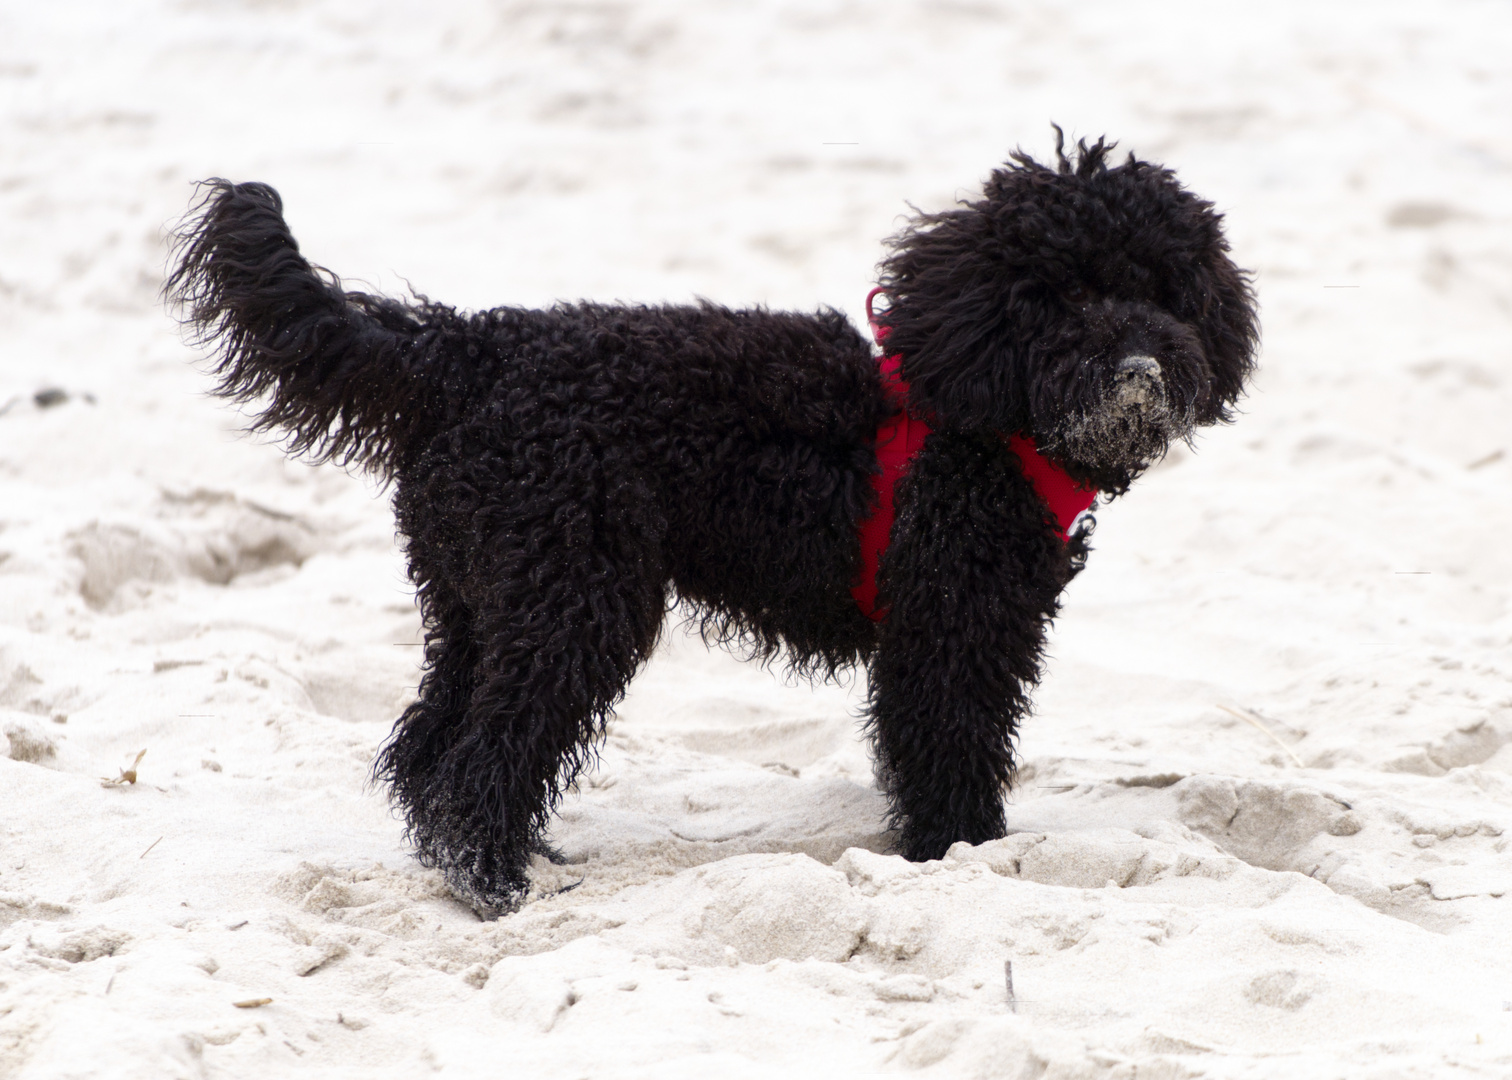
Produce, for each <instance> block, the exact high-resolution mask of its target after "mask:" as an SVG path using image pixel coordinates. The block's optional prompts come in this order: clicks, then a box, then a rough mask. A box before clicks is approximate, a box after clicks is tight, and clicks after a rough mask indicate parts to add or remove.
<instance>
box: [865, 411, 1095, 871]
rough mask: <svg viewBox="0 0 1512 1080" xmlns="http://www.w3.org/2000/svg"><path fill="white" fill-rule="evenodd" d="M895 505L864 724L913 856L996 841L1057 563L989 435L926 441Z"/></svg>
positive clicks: (1065, 570) (904, 847) (1037, 507)
mask: <svg viewBox="0 0 1512 1080" xmlns="http://www.w3.org/2000/svg"><path fill="white" fill-rule="evenodd" d="M898 508H899V512H898V518H897V521H896V522H895V524H894V527H893V531H892V538H891V540H890V542H889V544H888V548H887V551H886V553H885V554H884V556H883V559H882V565H881V584H882V593H881V599H882V602H883V604H885V605H886V606H887V609H888V610H887V615H886V618H885V619H884V620H883V621H882V623H881V624H880V626H879V628H878V629H879V639H878V646H877V649H876V651H875V652H874V654H873V656H872V660H871V664H870V669H869V670H870V682H871V688H870V712H871V716H870V728H871V734H872V738H873V743H874V749H875V753H876V756H877V763H878V776H879V779H880V780H881V782H882V784H883V786H884V787H885V789H886V794H887V797H888V801H889V804H890V810H891V824H892V825H893V827H894V828H896V829H898V830H899V832H900V834H901V843H900V848H901V852H902V854H903V855H904V856H906V857H907V858H909V859H912V860H915V861H919V860H924V859H937V858H939V857H940V856H942V855H944V854H945V851H946V849H948V848H949V847H950V845H951V844H953V843H955V842H956V841H958V840H965V841H967V842H968V843H973V844H977V843H981V842H983V841H985V840H991V839H995V838H996V837H1000V836H1002V835H1003V833H1004V831H1005V828H1006V826H1005V822H1004V817H1003V792H1004V789H1005V787H1006V785H1007V784H1008V783H1009V781H1010V780H1011V778H1012V774H1013V768H1014V761H1013V739H1014V735H1015V733H1016V731H1017V728H1018V723H1019V721H1020V719H1021V718H1023V717H1024V716H1025V715H1026V714H1027V713H1028V711H1029V707H1030V701H1029V692H1030V690H1031V689H1032V688H1033V686H1034V684H1035V683H1036V682H1037V681H1038V679H1039V674H1040V657H1041V653H1042V651H1043V648H1044V641H1045V629H1046V626H1047V624H1048V623H1049V621H1050V619H1051V618H1052V617H1053V616H1054V615H1055V611H1056V607H1057V604H1058V598H1059V595H1060V591H1061V589H1062V588H1063V587H1064V584H1065V582H1066V580H1067V579H1068V576H1069V571H1070V566H1069V559H1068V556H1067V554H1066V551H1065V545H1064V543H1063V542H1062V541H1061V540H1060V538H1059V537H1058V536H1057V535H1056V534H1055V530H1054V528H1053V526H1052V525H1050V524H1049V523H1048V521H1047V519H1046V510H1045V508H1044V505H1043V504H1042V503H1041V502H1040V500H1039V497H1038V496H1037V495H1036V494H1035V492H1034V489H1033V487H1032V486H1031V485H1030V484H1029V482H1028V481H1027V480H1026V479H1024V476H1023V473H1022V471H1021V470H1020V468H1019V466H1018V463H1017V460H1016V459H1015V458H1014V457H1013V456H1012V455H1011V454H1010V453H1009V452H1008V451H1007V450H1006V449H1005V448H1004V447H1003V445H1002V443H1001V442H1000V441H999V440H997V439H996V438H994V437H992V436H990V435H989V436H986V437H973V436H964V435H954V434H948V433H938V432H937V433H935V434H933V435H931V436H930V438H929V441H928V442H927V443H926V444H925V447H924V449H923V450H922V451H921V452H920V454H919V456H918V457H917V458H916V459H915V461H914V464H913V466H912V469H911V471H910V473H909V475H908V476H907V477H905V478H904V480H903V481H902V482H901V483H900V485H899V488H898Z"/></svg>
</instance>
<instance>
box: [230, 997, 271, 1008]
mask: <svg viewBox="0 0 1512 1080" xmlns="http://www.w3.org/2000/svg"><path fill="white" fill-rule="evenodd" d="M231 1004H232V1005H233V1006H235V1007H236V1008H238V1009H260V1008H262V1007H263V1006H264V1005H271V1004H273V999H272V998H248V999H247V1000H246V1001H233V1002H232V1003H231Z"/></svg>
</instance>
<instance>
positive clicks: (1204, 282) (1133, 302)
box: [879, 128, 1258, 494]
mask: <svg viewBox="0 0 1512 1080" xmlns="http://www.w3.org/2000/svg"><path fill="white" fill-rule="evenodd" d="M1056 133H1057V135H1058V136H1059V134H1060V129H1059V128H1057V129H1056ZM1111 150H1112V146H1111V145H1107V144H1105V143H1104V142H1103V141H1102V140H1100V139H1099V140H1098V141H1097V143H1096V144H1094V145H1092V146H1090V147H1089V146H1088V145H1087V144H1086V142H1085V141H1083V142H1081V143H1079V144H1078V146H1077V153H1076V156H1075V160H1074V161H1073V160H1068V159H1067V157H1066V155H1065V153H1064V147H1063V143H1062V141H1061V140H1060V139H1057V144H1056V157H1057V159H1058V162H1057V167H1056V168H1050V167H1048V166H1045V165H1041V164H1039V163H1038V162H1035V161H1034V160H1032V159H1031V158H1029V157H1027V156H1026V155H1024V154H1022V153H1015V154H1014V155H1013V156H1012V159H1011V160H1010V161H1009V162H1008V164H1006V165H1005V166H1004V167H1003V168H1001V169H999V170H997V171H995V172H994V173H993V174H992V176H991V177H990V178H989V179H988V181H987V184H986V186H985V191H984V193H983V198H982V199H981V200H980V201H977V202H965V203H962V204H961V206H960V207H959V208H957V209H953V210H947V211H944V212H943V213H938V214H924V215H920V216H919V217H918V218H916V219H915V220H914V221H913V222H911V223H910V224H909V226H908V227H907V228H906V229H905V230H904V231H903V232H902V233H901V234H900V235H899V236H897V237H896V238H894V239H893V240H892V242H891V246H892V253H891V255H890V256H889V257H888V258H887V259H886V261H885V262H884V263H883V265H882V275H881V285H882V288H883V291H884V292H885V293H886V296H887V299H888V302H889V305H890V306H889V307H888V309H887V310H886V311H885V312H884V313H882V314H881V315H880V316H879V321H880V322H881V323H882V324H883V325H884V326H886V327H888V332H889V336H888V339H887V351H888V352H889V353H896V354H897V355H899V356H900V357H901V358H902V372H903V376H904V378H905V379H907V380H908V382H909V399H910V401H911V403H912V407H913V408H914V409H915V410H917V411H918V412H920V413H922V414H924V415H926V416H928V417H930V418H931V420H932V422H933V423H935V424H936V425H937V426H940V427H944V428H954V429H974V428H990V429H994V430H997V431H1000V432H1004V433H1014V432H1022V433H1024V434H1026V435H1030V436H1032V437H1033V438H1034V440H1035V442H1036V443H1037V444H1038V446H1039V448H1040V450H1041V451H1042V452H1043V453H1045V454H1046V456H1048V457H1049V458H1050V459H1051V460H1052V461H1055V462H1056V463H1057V464H1059V465H1061V466H1062V467H1063V468H1064V469H1065V470H1066V471H1067V472H1068V473H1069V474H1070V475H1071V476H1072V477H1073V478H1075V479H1076V480H1078V481H1081V482H1082V483H1085V484H1090V485H1092V486H1095V487H1096V488H1098V489H1099V490H1101V491H1104V492H1107V493H1109V494H1118V493H1121V492H1122V491H1124V490H1125V489H1127V487H1128V485H1129V484H1130V483H1131V482H1132V481H1133V479H1134V478H1135V477H1136V476H1138V475H1139V473H1141V472H1142V471H1143V470H1144V469H1146V468H1148V467H1149V466H1150V465H1151V464H1152V463H1153V462H1155V461H1157V460H1159V458H1160V457H1161V455H1163V454H1164V453H1165V451H1166V449H1167V448H1168V447H1169V446H1170V444H1171V443H1172V441H1174V440H1177V439H1182V438H1185V437H1187V436H1188V435H1190V433H1191V431H1192V429H1193V428H1194V427H1195V426H1198V425H1203V424H1213V423H1216V422H1218V421H1223V420H1229V419H1231V418H1232V414H1231V412H1230V406H1232V405H1233V404H1234V402H1235V401H1236V400H1237V399H1238V397H1239V395H1240V394H1241V393H1242V392H1243V389H1244V382H1245V378H1246V377H1247V376H1248V375H1249V373H1250V371H1251V370H1252V369H1253V366H1254V352H1255V346H1256V344H1257V340H1258V328H1257V325H1256V316H1255V302H1254V295H1253V293H1252V292H1251V290H1250V288H1249V283H1248V279H1247V276H1246V275H1245V273H1244V272H1243V271H1241V270H1239V269H1238V268H1237V267H1235V266H1234V264H1233V262H1232V261H1230V259H1229V256H1228V250H1229V248H1228V243H1227V241H1225V240H1224V237H1223V230H1222V217H1221V216H1220V215H1219V214H1218V213H1217V212H1215V211H1214V209H1213V206H1212V204H1211V203H1208V202H1204V201H1203V200H1201V199H1199V198H1197V196H1195V195H1193V194H1192V193H1191V192H1189V191H1187V190H1186V189H1185V188H1183V187H1182V186H1181V185H1180V184H1178V183H1177V182H1176V177H1175V176H1174V174H1172V173H1171V172H1170V170H1168V169H1164V168H1161V167H1160V166H1157V165H1152V164H1150V163H1148V162H1144V161H1137V160H1135V158H1134V157H1133V155H1130V156H1129V158H1128V160H1127V161H1125V162H1124V163H1123V164H1119V165H1112V166H1110V165H1108V163H1107V160H1106V159H1107V157H1108V155H1109V152H1110V151H1111Z"/></svg>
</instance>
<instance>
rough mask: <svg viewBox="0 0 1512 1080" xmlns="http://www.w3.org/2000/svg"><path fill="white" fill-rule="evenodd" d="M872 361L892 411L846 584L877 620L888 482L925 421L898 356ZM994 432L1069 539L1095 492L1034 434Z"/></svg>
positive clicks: (915, 448) (912, 450) (918, 443)
mask: <svg viewBox="0 0 1512 1080" xmlns="http://www.w3.org/2000/svg"><path fill="white" fill-rule="evenodd" d="M881 291H882V290H881V289H873V290H872V291H871V292H870V293H869V294H867V297H866V314H867V318H868V319H869V320H870V321H871V327H872V336H873V337H875V338H876V340H877V344H878V345H881V344H882V341H883V339H884V338H885V337H887V327H885V326H878V325H877V319H876V316H875V315H874V314H873V312H872V300H873V299H874V298H875V297H876V295H877V294H878V293H879V292H881ZM877 363H878V366H879V367H880V368H881V369H882V387H883V389H884V390H885V391H886V393H887V397H888V400H889V401H891V402H892V403H893V404H894V405H895V406H897V409H898V411H897V413H895V414H894V415H893V416H892V417H890V418H889V419H887V420H884V421H883V422H882V426H881V427H879V428H878V429H877V464H878V465H879V466H880V467H881V471H879V472H877V473H876V474H874V475H873V476H872V478H871V480H872V488H873V489H874V490H875V491H876V493H877V505H876V509H875V510H874V511H873V512H872V515H871V517H869V518H867V519H866V520H865V521H863V522H862V523H861V574H860V576H859V577H858V578H857V579H856V583H855V584H854V585H853V586H851V595H852V596H854V597H855V598H856V604H857V606H859V607H860V608H861V613H862V614H863V615H865V616H866V617H867V618H869V619H872V620H873V621H876V622H880V621H882V620H883V619H884V618H886V617H887V612H886V611H877V610H876V603H877V564H878V563H879V562H881V560H882V552H884V551H886V550H887V540H888V537H889V536H890V535H891V534H892V525H893V518H894V516H895V510H894V506H893V488H894V487H896V486H897V483H898V480H899V479H900V478H901V477H902V476H903V474H904V473H906V472H908V466H909V463H910V462H911V461H912V460H913V456H914V455H915V454H917V453H918V452H919V449H920V448H921V447H922V446H923V445H924V439H925V438H926V437H927V436H928V435H929V425H928V424H927V423H925V422H924V421H923V420H921V419H919V418H918V417H917V416H910V415H909V413H908V409H907V408H906V405H905V403H906V402H907V399H908V383H907V381H905V380H904V378H903V375H902V372H901V370H900V369H901V367H902V361H901V359H900V358H899V357H897V356H882V357H879V358H878V361H877ZM1000 438H1002V440H1003V442H1004V443H1005V444H1007V446H1008V449H1010V450H1012V451H1013V452H1014V454H1016V455H1017V456H1018V459H1019V464H1020V465H1022V466H1023V469H1024V475H1025V476H1026V477H1027V478H1028V479H1029V482H1030V483H1031V484H1033V485H1034V491H1035V494H1037V495H1038V496H1039V497H1040V499H1041V500H1042V501H1043V502H1044V503H1045V505H1046V506H1047V507H1049V509H1050V512H1051V513H1052V514H1054V515H1055V520H1056V522H1057V523H1058V524H1059V525H1060V528H1061V539H1062V540H1066V539H1069V537H1070V530H1071V523H1072V522H1074V521H1075V520H1076V518H1077V516H1078V515H1079V514H1081V513H1082V511H1084V510H1086V509H1087V508H1088V507H1089V506H1091V505H1092V500H1093V499H1095V498H1097V492H1096V491H1094V490H1092V489H1090V488H1084V487H1081V486H1080V485H1079V484H1077V482H1076V481H1075V480H1072V479H1071V477H1069V476H1067V475H1066V472H1065V470H1064V469H1062V468H1060V466H1058V465H1054V464H1051V462H1050V460H1049V459H1048V458H1046V457H1045V456H1044V455H1043V454H1041V453H1040V452H1039V451H1038V450H1037V449H1036V448H1035V446H1034V440H1033V439H1031V438H1030V437H1029V436H1027V435H1022V434H1014V435H1002V436H1000Z"/></svg>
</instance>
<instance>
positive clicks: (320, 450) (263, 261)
mask: <svg viewBox="0 0 1512 1080" xmlns="http://www.w3.org/2000/svg"><path fill="white" fill-rule="evenodd" d="M201 191H202V193H203V194H202V197H201V199H200V200H199V202H198V203H196V205H195V206H194V207H193V208H192V209H191V210H190V212H189V214H188V216H187V217H186V218H185V219H184V223H183V225H182V226H181V227H180V228H179V229H178V230H177V232H176V233H175V237H174V240H175V243H174V253H175V256H176V261H177V265H176V266H175V267H174V269H173V272H172V273H171V275H170V276H169V278H168V281H167V284H166V285H165V286H164V293H165V295H166V296H167V299H168V301H169V302H170V304H173V305H176V306H177V308H178V310H179V312H180V313H181V317H182V318H183V320H184V322H185V324H186V326H187V327H188V337H189V340H190V341H191V343H193V344H195V345H199V346H201V347H204V348H207V349H209V350H210V351H211V353H212V355H213V357H214V368H213V370H214V373H215V374H216V375H217V376H219V379H220V381H219V383H218V384H217V385H216V387H215V392H216V393H217V394H220V395H222V396H225V397H229V398H232V399H233V400H236V401H240V402H252V401H256V400H261V401H262V404H260V405H259V406H258V408H257V410H256V411H257V417H256V419H255V420H254V421H253V423H252V429H253V430H254V431H274V430H278V431H281V432H282V434H283V438H284V442H285V445H286V446H287V447H288V449H289V450H290V452H292V453H307V454H309V455H311V456H312V457H314V458H315V459H316V460H321V461H326V460H334V461H337V462H339V463H341V464H358V465H362V466H365V467H368V468H373V469H375V470H377V471H379V472H382V473H385V474H388V475H392V473H393V471H394V470H395V468H396V467H397V466H398V465H399V464H400V463H401V461H402V460H403V458H405V457H406V456H407V455H408V454H410V453H412V452H418V451H419V450H420V449H421V448H422V447H423V445H424V442H425V440H426V436H427V435H428V434H429V433H430V432H431V431H434V430H435V429H436V428H437V427H438V422H439V421H440V420H441V419H442V414H443V413H444V412H445V411H446V403H445V402H444V401H443V400H442V396H443V394H444V391H445V384H446V382H447V381H448V380H446V379H445V378H444V377H443V374H442V373H441V372H439V371H437V370H435V367H436V364H437V360H438V357H437V356H436V355H435V353H436V348H435V346H436V343H437V342H436V339H437V336H438V328H439V326H441V325H443V324H444V323H445V322H447V321H448V317H450V319H453V320H454V319H455V318H456V315H455V313H454V312H452V311H451V309H450V308H445V307H442V306H441V305H439V304H430V303H428V302H425V301H423V300H422V301H421V303H419V304H418V305H416V306H409V305H405V304H402V303H400V302H399V301H397V300H389V299H385V298H383V297H375V296H368V295H365V294H363V293H352V292H345V291H343V290H342V288H341V283H340V281H339V280H338V279H337V278H336V276H335V275H334V274H332V273H330V272H329V271H327V270H323V269H321V268H319V267H315V266H312V265H310V263H309V262H307V261H306V260H305V259H304V257H303V256H301V255H300V254H299V245H298V244H297V243H295V241H294V237H293V235H292V234H291V233H290V232H289V227H288V225H287V224H286V223H285V222H284V219H283V201H282V200H281V199H280V198H279V197H278V192H276V191H274V190H273V189H272V188H271V187H269V186H268V185H266V184H233V183H231V182H230V181H228V180H220V179H216V180H207V181H205V183H204V184H202V185H201Z"/></svg>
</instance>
